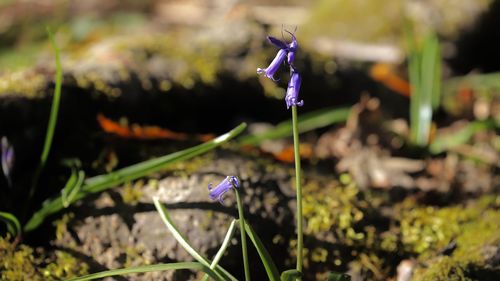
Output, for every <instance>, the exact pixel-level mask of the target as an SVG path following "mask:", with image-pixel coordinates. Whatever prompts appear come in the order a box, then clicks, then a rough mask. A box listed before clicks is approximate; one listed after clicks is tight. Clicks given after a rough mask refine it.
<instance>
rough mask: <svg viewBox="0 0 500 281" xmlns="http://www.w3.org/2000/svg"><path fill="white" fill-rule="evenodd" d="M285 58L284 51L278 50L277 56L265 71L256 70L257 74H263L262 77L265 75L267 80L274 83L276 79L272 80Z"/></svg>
mask: <svg viewBox="0 0 500 281" xmlns="http://www.w3.org/2000/svg"><path fill="white" fill-rule="evenodd" d="M285 57H286V50H285V49H281V50H279V52H278V54H277V55H276V57H275V58H274V60H273V61H272V62H271V64H270V65H269V66H268V67H267V68H266V69H262V68H257V73H258V74H264V75H266V77H267V78H269V79H271V80H273V81H276V79H274V74H275V73H276V71H278V69H279V68H280V65H281V64H282V63H283V61H284V60H285Z"/></svg>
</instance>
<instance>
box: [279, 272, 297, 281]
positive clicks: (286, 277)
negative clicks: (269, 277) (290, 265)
mask: <svg viewBox="0 0 500 281" xmlns="http://www.w3.org/2000/svg"><path fill="white" fill-rule="evenodd" d="M300 277H302V273H301V272H300V271H298V270H297V269H289V270H285V271H283V272H282V273H281V281H295V279H297V278H300Z"/></svg>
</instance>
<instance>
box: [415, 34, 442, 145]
mask: <svg viewBox="0 0 500 281" xmlns="http://www.w3.org/2000/svg"><path fill="white" fill-rule="evenodd" d="M438 48H439V44H438V41H437V38H436V37H435V35H432V34H431V35H428V36H427V37H426V39H425V41H424V45H423V49H422V56H421V62H420V63H421V64H422V68H421V73H420V83H421V85H420V91H421V92H420V93H419V97H420V100H419V108H418V114H419V116H418V124H419V126H418V132H417V136H416V139H415V140H416V143H417V144H418V145H421V146H425V145H427V144H428V141H429V134H430V130H431V123H432V107H433V106H432V102H433V99H434V98H433V94H435V92H437V91H438V89H437V86H436V85H435V83H436V80H435V79H436V74H435V71H436V66H435V65H436V57H437V51H438Z"/></svg>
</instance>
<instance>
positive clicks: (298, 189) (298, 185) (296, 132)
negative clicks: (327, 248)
mask: <svg viewBox="0 0 500 281" xmlns="http://www.w3.org/2000/svg"><path fill="white" fill-rule="evenodd" d="M292 128H293V154H294V157H295V188H296V193H297V270H298V271H300V272H302V258H303V254H302V251H303V248H304V246H303V243H304V242H303V241H304V234H303V227H302V221H303V217H302V186H301V178H300V150H299V145H300V143H299V128H298V123H297V106H296V105H293V106H292ZM297 280H300V278H298V279H297Z"/></svg>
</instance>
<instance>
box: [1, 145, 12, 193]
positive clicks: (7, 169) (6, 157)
mask: <svg viewBox="0 0 500 281" xmlns="http://www.w3.org/2000/svg"><path fill="white" fill-rule="evenodd" d="M1 148H2V171H3V174H4V175H5V178H7V181H8V183H9V185H11V179H10V175H11V173H12V169H13V168H14V147H12V145H11V144H10V143H9V140H8V139H7V138H6V137H2V141H1Z"/></svg>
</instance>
